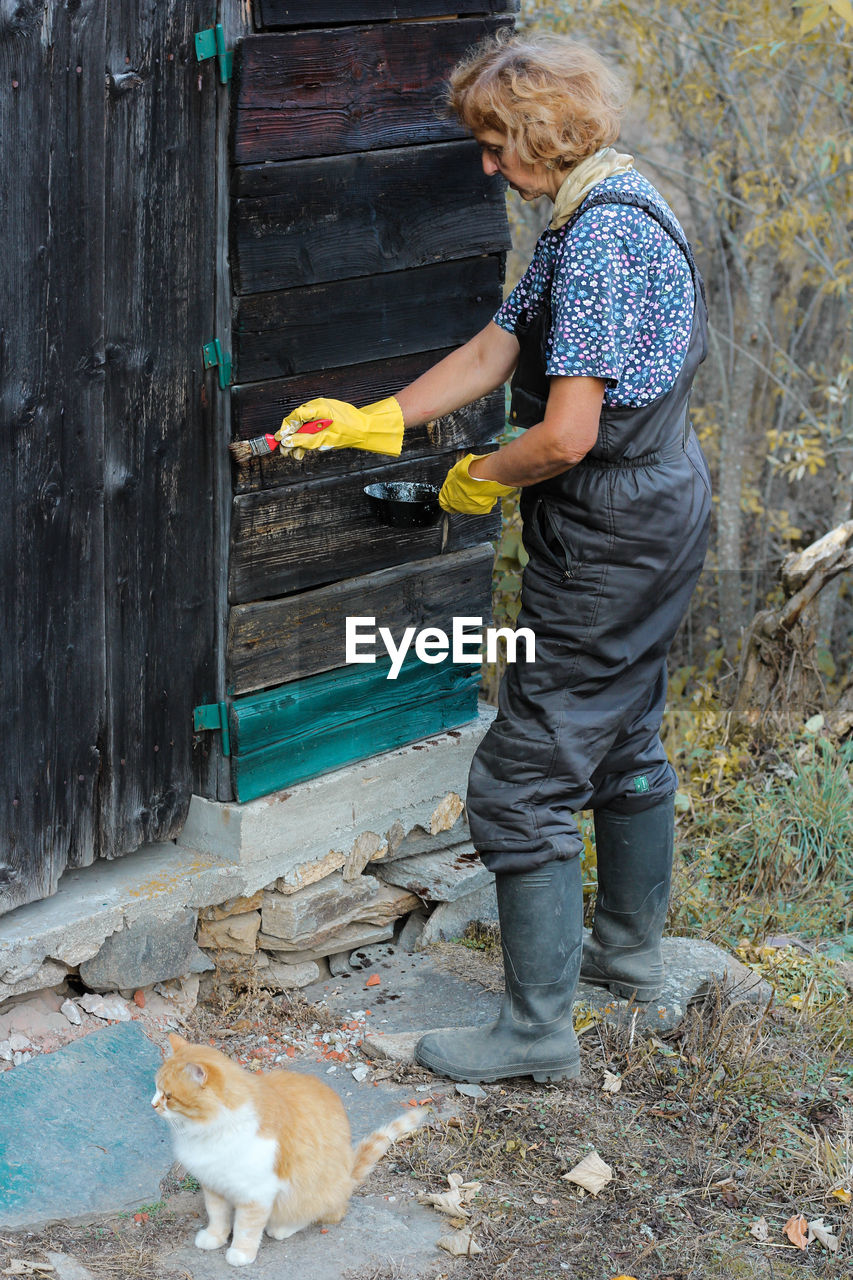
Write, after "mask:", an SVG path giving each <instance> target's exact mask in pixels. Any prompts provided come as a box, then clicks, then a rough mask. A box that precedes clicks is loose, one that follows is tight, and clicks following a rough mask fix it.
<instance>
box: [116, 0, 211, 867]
mask: <svg viewBox="0 0 853 1280" xmlns="http://www.w3.org/2000/svg"><path fill="white" fill-rule="evenodd" d="M209 20H210V8H209V5H208V4H207V0H190V3H186V4H178V3H176V0H170V3H168V4H158V5H110V6H108V39H107V62H106V65H107V68H108V70H109V72H110V74H111V75H112V78H113V82H114V83H115V84H116V85H118V86H120V89H119V90H118V91H117V92H115V93H113V94H111V95H110V96H109V98H108V103H107V119H106V134H107V148H108V151H107V155H108V162H107V172H106V189H107V193H108V207H107V230H106V237H107V244H108V245H109V249H110V251H109V255H108V258H107V274H106V296H107V306H106V320H105V325H106V333H107V368H106V386H105V395H106V420H107V462H106V465H107V475H108V477H109V486H108V497H107V545H106V582H107V599H108V616H107V655H108V667H109V688H110V718H109V724H108V727H107V731H106V734H105V742H106V761H105V767H104V771H103V776H102V800H103V817H102V822H103V828H104V836H103V839H104V849H103V851H104V852H105V853H106V854H108V855H109V856H115V855H118V854H121V853H123V852H125V851H128V850H131V849H134V848H136V847H137V846H138V845H139V844H141V843H142V842H143V841H146V840H152V839H167V838H169V837H170V836H172V835H174V834H175V833H176V832H177V830H178V829H179V827H180V825H181V823H182V821H183V819H184V816H185V813H186V808H187V806H188V804H189V798H190V794H191V790H192V776H193V770H192V740H193V732H192V708H193V706H194V705H195V704H197V703H198V702H201V701H203V700H205V694H207V695H208V696H209V694H210V693H211V692H213V687H214V671H213V668H212V659H213V644H212V637H213V631H214V613H213V591H212V586H213V566H212V564H211V547H212V545H213V511H212V505H213V504H212V496H211V495H212V491H213V467H214V457H213V455H214V449H213V439H212V435H213V433H212V430H211V426H210V423H209V421H208V420H207V419H206V416H205V412H204V410H203V399H204V392H203V374H202V370H201V368H200V362H198V361H197V359H196V353H197V352H199V350H200V346H201V344H202V343H203V342H205V341H208V340H209V339H210V336H211V328H212V321H213V297H214V264H215V256H214V245H215V234H214V227H215V187H216V174H215V168H214V165H213V164H212V163H202V161H201V159H200V158H201V157H210V158H211V161H212V158H213V156H214V155H215V111H216V99H215V88H214V76H213V73H212V72H211V75H210V77H209V79H210V83H209V84H204V83H203V84H202V86H201V89H200V88H199V83H198V82H199V74H200V73H199V68H198V66H197V64H196V62H195V53H194V45H193V36H194V32H195V31H197V30H198V29H199V27H202V26H205V25H207V24H208V23H209ZM122 77H126V78H125V79H122ZM189 191H191V192H192V199H191V200H189V199H188V198H187V192H189Z"/></svg>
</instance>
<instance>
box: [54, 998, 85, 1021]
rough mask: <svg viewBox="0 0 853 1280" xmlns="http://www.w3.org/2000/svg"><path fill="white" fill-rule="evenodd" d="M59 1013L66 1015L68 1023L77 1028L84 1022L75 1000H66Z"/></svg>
mask: <svg viewBox="0 0 853 1280" xmlns="http://www.w3.org/2000/svg"><path fill="white" fill-rule="evenodd" d="M59 1012H60V1013H64V1014H65V1016H66V1018H67V1019H68V1021H69V1022H70V1023H71V1024H72V1025H73V1026H75V1027H79V1026H80V1024H81V1023H82V1021H83V1015H82V1013H81V1012H80V1010H79V1009H78V1008H77V1006H76V1004H75V1003H74V1001H73V1000H64V1001H63V1002H62V1005H61V1006H60V1009H59Z"/></svg>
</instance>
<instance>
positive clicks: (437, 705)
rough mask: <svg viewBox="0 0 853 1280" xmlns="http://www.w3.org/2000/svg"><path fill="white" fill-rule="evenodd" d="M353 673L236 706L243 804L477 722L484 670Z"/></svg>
mask: <svg viewBox="0 0 853 1280" xmlns="http://www.w3.org/2000/svg"><path fill="white" fill-rule="evenodd" d="M390 667H391V663H390V660H389V659H385V660H383V661H382V662H378V661H377V662H376V664H375V665H366V664H365V665H361V664H359V665H352V666H349V667H343V668H340V669H339V670H336V671H327V672H323V673H322V674H321V675H317V676H311V677H309V678H308V679H306V680H298V681H295V682H293V683H290V684H288V685H285V686H283V687H282V688H279V689H274V690H268V691H267V692H265V693H260V694H253V695H252V696H251V697H247V698H238V699H235V701H234V703H233V705H232V707H231V727H232V743H233V749H234V754H233V756H232V778H233V782H234V790H235V792H236V795H237V799H238V800H240V801H241V802H244V801H246V800H253V799H255V798H256V797H257V796H262V795H268V794H269V793H270V792H271V791H278V790H279V789H280V788H282V787H287V786H290V785H292V784H293V783H296V782H303V781H304V780H305V779H306V778H313V777H315V776H316V775H317V774H320V773H327V772H328V771H329V770H331V769H339V768H341V767H342V766H343V765H345V764H352V763H354V761H356V760H363V759H365V758H366V757H367V756H372V755H376V754H377V753H378V752H381V751H391V750H393V748H394V747H401V746H403V745H404V744H405V743H407V742H414V741H416V740H417V739H418V738H424V737H427V736H428V735H429V734H431V733H439V732H441V730H442V729H450V728H454V727H455V726H456V725H460V724H465V723H466V722H467V721H469V720H473V719H475V718H476V715H477V696H478V688H479V681H480V670H479V666H476V665H465V666H463V665H458V666H457V665H454V664H453V663H452V662H449V661H445V662H442V663H436V664H434V665H430V664H427V663H423V662H421V661H420V660H419V659H418V658H409V659H408V660H407V661H406V662H405V663H404V664H403V666H402V668H401V670H400V674H399V676H398V677H397V679H396V680H388V679H387V678H386V677H387V674H388V671H389V670H390Z"/></svg>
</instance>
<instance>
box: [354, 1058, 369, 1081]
mask: <svg viewBox="0 0 853 1280" xmlns="http://www.w3.org/2000/svg"><path fill="white" fill-rule="evenodd" d="M369 1075H370V1067H366V1066H365V1065H364V1063H363V1062H362V1063H360V1064H359V1066H357V1067H353V1072H352V1078H353V1080H355V1081H356V1083H357V1084H363V1083H364V1081H365V1080H366V1079H367V1077H368V1076H369Z"/></svg>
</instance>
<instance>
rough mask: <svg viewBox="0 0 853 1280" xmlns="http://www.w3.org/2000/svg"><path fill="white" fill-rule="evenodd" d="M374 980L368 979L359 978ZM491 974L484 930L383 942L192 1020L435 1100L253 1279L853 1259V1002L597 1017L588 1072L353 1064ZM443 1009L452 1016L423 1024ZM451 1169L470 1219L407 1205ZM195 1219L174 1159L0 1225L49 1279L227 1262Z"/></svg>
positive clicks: (480, 999) (478, 1010)
mask: <svg viewBox="0 0 853 1280" xmlns="http://www.w3.org/2000/svg"><path fill="white" fill-rule="evenodd" d="M425 964H426V965H428V970H427V969H425V968H423V966H424V965H425ZM428 972H430V973H432V974H433V975H434V976H433V978H431V979H430V980H429V981H427V980H426V979H427V974H428ZM368 976H378V977H379V979H380V981H379V983H378V984H375V985H374V986H372V987H368V986H367V985H366V982H367V977H368ZM413 983H414V984H415V986H414V988H413V985H412V984H413ZM500 986H501V983H500V965H499V953H498V951H497V950H496V948H495V945H494V939H493V938H492V937H491V936H490V935H489V933H488V932H486V933H485V934H481V935H480V936H477V937H474V938H471V939H468V943H467V945H464V944H461V943H460V944H448V945H447V946H445V947H442V948H440V949H436V950H434V951H433V952H432V953H431V954H430V956H429V958H428V961H419V962H418V963H415V961H414V959H413V958H412V957H406V956H404V955H402V954H401V953H398V955H397V956H395V955H394V953H393V952H389V954H388V957H387V958H386V959H385V960H383V964H382V966H381V967H379V968H378V969H377V970H376V973H375V975H371V974H368V973H366V972H365V973H361V974H359V973H356V974H353V975H352V976H350V977H347V978H343V979H336V980H334V981H333V982H332V983H326V984H325V985H324V986H323V987H318V988H316V989H311V990H309V991H308V992H307V993H305V995H304V996H299V997H293V998H291V999H286V998H281V997H278V998H274V999H273V998H269V997H266V996H264V995H263V994H262V993H259V992H257V991H252V990H249V991H245V992H242V993H240V994H237V995H235V998H234V1000H233V1001H232V1002H231V1003H230V1004H229V1005H222V1006H199V1008H198V1009H197V1010H196V1011H195V1013H194V1014H193V1015H191V1019H190V1022H189V1024H188V1026H187V1029H186V1034H187V1036H188V1038H190V1039H193V1038H198V1039H205V1040H210V1039H213V1040H214V1041H215V1042H217V1043H220V1044H222V1045H223V1047H226V1048H227V1051H228V1052H229V1054H231V1055H232V1056H234V1057H236V1058H238V1059H241V1060H243V1061H245V1062H246V1063H247V1064H248V1065H250V1067H251V1066H254V1065H256V1066H257V1067H260V1066H261V1065H266V1064H267V1063H269V1062H270V1061H275V1059H276V1058H277V1057H284V1058H285V1064H284V1065H287V1066H293V1067H295V1068H297V1069H311V1070H315V1071H322V1072H324V1074H327V1073H328V1072H329V1069H330V1067H334V1068H335V1071H334V1073H333V1074H332V1075H330V1076H329V1079H330V1081H331V1082H332V1083H334V1084H336V1086H337V1087H339V1089H340V1091H341V1092H342V1093H343V1094H346V1093H347V1091H348V1090H350V1086H352V1085H353V1084H354V1081H353V1079H352V1078H351V1076H350V1070H351V1068H352V1066H353V1064H354V1063H356V1064H359V1065H362V1063H363V1065H365V1066H367V1067H368V1070H369V1075H368V1087H370V1088H372V1089H373V1090H374V1095H373V1096H377V1095H380V1096H382V1097H383V1099H384V1098H385V1097H386V1095H385V1093H384V1091H385V1090H388V1094H387V1099H388V1105H389V1106H391V1109H392V1113H393V1109H394V1108H395V1107H398V1106H399V1105H401V1104H402V1105H415V1106H419V1105H422V1104H424V1103H425V1102H427V1100H429V1099H432V1100H433V1107H434V1111H433V1119H432V1123H431V1124H430V1125H429V1126H428V1127H425V1128H424V1129H422V1130H421V1131H419V1132H418V1133H416V1134H415V1135H413V1136H412V1137H411V1138H409V1139H407V1140H406V1141H405V1142H403V1143H401V1144H399V1145H398V1146H397V1147H395V1148H394V1149H393V1150H392V1152H390V1153H389V1154H388V1155H387V1156H386V1157H385V1159H384V1160H383V1161H382V1162H381V1164H380V1165H379V1166H378V1167H377V1169H376V1170H374V1172H373V1173H372V1174H371V1175H370V1177H369V1178H368V1180H367V1182H366V1184H365V1185H364V1187H363V1188H361V1189H360V1190H359V1192H357V1193H356V1196H355V1197H354V1199H353V1202H352V1208H351V1211H350V1214H349V1216H348V1218H347V1220H346V1221H345V1223H343V1224H341V1226H339V1227H331V1228H329V1229H328V1230H327V1231H321V1230H320V1229H319V1228H316V1227H315V1228H312V1229H310V1230H309V1231H307V1232H305V1233H303V1234H302V1235H301V1236H300V1237H294V1239H293V1240H292V1241H287V1242H283V1243H275V1242H271V1241H265V1243H264V1245H263V1246H262V1250H261V1253H260V1255H259V1259H258V1262H257V1264H256V1265H255V1268H254V1269H250V1273H254V1274H257V1275H258V1276H260V1277H269V1278H270V1280H272V1277H275V1278H276V1280H289V1278H290V1277H291V1276H293V1277H296V1276H297V1274H298V1275H300V1276H301V1275H303V1274H310V1275H311V1276H312V1280H327V1277H328V1280H334V1277H336V1276H337V1277H340V1280H398V1278H399V1280H440V1278H442V1277H454V1278H455V1277H456V1276H461V1275H463V1274H464V1275H465V1276H467V1277H470V1280H487V1278H488V1280H492V1277H496V1278H497V1280H504V1278H506V1280H509V1278H510V1277H512V1280H534V1278H538V1277H542V1278H544V1280H558V1278H559V1277H562V1276H564V1275H569V1276H572V1277H576V1278H577V1280H611V1278H612V1277H617V1276H622V1277H625V1276H627V1277H635V1278H636V1280H699V1278H700V1277H701V1280H718V1278H719V1280H722V1278H723V1277H725V1278H726V1280H738V1278H739V1277H756V1278H758V1277H760V1278H762V1280H764V1278H766V1280H774V1278H775V1280H787V1278H788V1277H793V1276H798V1277H800V1276H809V1275H814V1276H821V1277H827V1278H831V1280H836V1278H837V1280H841V1278H842V1277H845V1278H846V1277H849V1276H850V1275H851V1273H853V1208H851V1206H850V1189H851V1177H853V1072H851V1059H850V1055H849V1026H850V1018H849V1012H850V1010H849V1005H848V1006H847V1008H846V1009H842V1010H837V1011H836V1012H835V1014H834V1015H833V1016H830V1015H829V1014H825V1015H824V1016H823V1018H822V1019H821V1020H815V1021H809V1020H807V1019H806V1018H805V1017H803V1016H802V1015H798V1014H795V1013H793V1012H791V1011H789V1010H786V1009H781V1008H779V1009H777V1008H775V1007H773V1006H772V1005H771V1007H770V1008H769V1009H762V1008H760V1007H757V1006H755V1005H750V1004H745V1003H744V1004H738V1003H734V1004H731V1003H729V1002H727V1000H726V999H724V998H723V997H720V996H716V997H714V998H711V999H709V1000H707V1001H706V1002H705V1004H704V1005H703V1006H701V1007H693V1008H691V1009H690V1010H689V1011H688V1014H687V1016H686V1018H685V1019H684V1021H683V1022H682V1023H681V1024H680V1025H679V1026H678V1027H676V1028H675V1030H674V1031H672V1032H669V1033H667V1034H666V1035H664V1036H660V1037H658V1036H645V1037H644V1036H641V1035H638V1034H636V1031H635V1029H633V1028H632V1025H631V1022H630V1021H628V1022H627V1023H625V1022H623V1023H622V1024H621V1025H619V1026H614V1025H612V1024H611V1023H610V1022H608V1021H607V1020H596V1021H593V1022H592V1024H591V1025H590V1026H589V1027H588V1028H587V1029H586V1030H585V1031H584V1032H583V1034H582V1035H581V1045H582V1062H583V1075H582V1078H581V1080H580V1081H577V1082H571V1083H564V1084H558V1085H535V1084H533V1082H532V1081H530V1080H519V1081H513V1082H509V1083H507V1084H505V1085H492V1086H485V1087H484V1088H483V1089H482V1090H481V1091H477V1090H475V1091H474V1092H475V1093H477V1094H478V1096H476V1097H470V1096H466V1094H464V1093H460V1092H459V1091H458V1090H457V1089H456V1088H455V1087H454V1086H453V1085H452V1084H450V1083H449V1082H447V1081H440V1080H437V1079H436V1078H435V1077H433V1076H430V1075H429V1074H428V1073H426V1072H423V1071H421V1070H419V1069H417V1068H415V1067H413V1066H411V1065H408V1064H405V1063H404V1064H396V1065H395V1064H393V1063H387V1064H384V1065H382V1064H379V1065H377V1063H376V1061H375V1060H369V1059H367V1058H362V1050H361V1049H360V1048H359V1047H358V1046H357V1043H356V1041H357V1039H358V1038H359V1035H360V1034H361V1033H360V1031H359V1030H358V1028H360V1027H363V1026H364V1025H365V1024H366V1023H367V1022H368V1021H369V1022H370V1023H371V1024H372V1026H373V1029H374V1031H376V1030H382V1029H384V1030H385V1031H386V1032H398V1031H406V1030H410V1029H411V1028H412V1027H413V1026H421V1027H423V1026H424V1025H447V1024H452V1023H455V1022H457V1021H459V1012H460V1010H462V1009H463V1008H464V1007H465V1006H466V1005H467V1006H468V1007H469V1008H470V1010H471V1011H472V1012H473V1020H475V1021H485V1020H487V1018H488V1017H489V1016H490V1015H491V1013H492V1011H493V1009H494V1007H495V1002H496V1001H497V999H498V996H497V992H498V991H499V990H500ZM413 990H418V991H420V993H421V997H422V998H420V999H418V1000H416V999H414V997H413ZM306 996H307V999H306ZM368 1000H369V1001H370V1005H369V1008H370V1011H371V1012H370V1016H369V1018H368V1017H366V1016H365V1005H366V1004H367V1001H368ZM454 1002H455V1007H453V1006H454ZM436 1006H437V1007H440V1010H441V1012H445V1013H449V1015H450V1016H445V1017H443V1018H441V1017H436V1016H435V1014H436ZM425 1010H427V1012H429V1013H431V1015H432V1016H430V1017H425V1016H424V1013H425ZM383 1020H384V1021H383ZM296 1045H299V1046H304V1047H300V1048H298V1049H297V1048H296V1047H295V1046H296ZM339 1045H341V1046H343V1047H342V1048H338V1047H336V1046H339ZM291 1049H292V1050H293V1052H292V1053H291V1052H290V1050H291ZM336 1054H337V1055H340V1054H346V1055H347V1056H346V1058H343V1057H335V1056H334V1055H336ZM327 1055H328V1056H327ZM318 1058H319V1059H320V1061H319V1062H318ZM327 1062H328V1064H329V1065H328V1066H327V1065H326V1063H327ZM606 1073H607V1074H606ZM605 1085H608V1086H609V1089H610V1090H614V1091H608V1090H607V1089H605V1088H604V1087H603V1086H605ZM350 1092H351V1093H352V1092H353V1091H352V1090H350ZM348 1105H350V1103H349V1101H348ZM372 1123H373V1121H372V1120H370V1124H372ZM362 1127H363V1126H362ZM368 1127H369V1125H368ZM357 1128H358V1126H357V1124H356V1123H354V1129H356V1130H357ZM593 1151H594V1152H596V1153H597V1154H598V1156H599V1157H600V1158H601V1159H602V1160H603V1161H604V1162H605V1163H606V1164H607V1165H608V1166H609V1167H610V1170H611V1172H612V1178H611V1180H610V1181H609V1182H608V1183H607V1185H606V1186H604V1187H603V1189H602V1190H601V1191H600V1193H599V1194H598V1195H597V1196H593V1195H592V1194H589V1193H588V1192H584V1191H583V1190H582V1189H581V1188H580V1187H579V1186H577V1185H575V1183H573V1182H572V1181H570V1180H567V1178H566V1174H567V1173H568V1172H569V1171H571V1170H573V1169H574V1167H575V1166H576V1165H577V1164H578V1163H579V1162H580V1161H581V1160H582V1159H583V1158H584V1157H585V1156H587V1155H589V1154H590V1153H591V1152H593ZM450 1174H458V1175H459V1176H460V1177H461V1178H462V1180H463V1181H464V1182H469V1183H476V1184H479V1187H478V1189H477V1190H476V1191H472V1193H471V1198H470V1201H469V1203H468V1204H467V1205H466V1206H465V1207H464V1209H463V1211H462V1212H460V1213H459V1214H458V1215H457V1216H456V1217H451V1216H447V1215H443V1214H439V1213H438V1212H437V1211H436V1210H435V1209H433V1208H427V1207H424V1206H422V1205H420V1204H418V1202H417V1196H418V1193H424V1192H440V1191H446V1190H448V1189H449V1183H448V1175H450ZM202 1212H203V1210H202V1206H201V1198H200V1194H199V1192H198V1190H197V1189H196V1188H195V1187H194V1186H193V1184H192V1181H191V1180H189V1179H187V1178H186V1177H185V1175H184V1174H183V1171H182V1170H180V1168H176V1169H174V1170H173V1171H172V1173H171V1174H170V1176H169V1177H168V1178H167V1179H166V1181H165V1182H164V1183H163V1185H162V1188H161V1197H160V1200H159V1201H158V1202H157V1203H155V1204H151V1205H140V1206H139V1209H138V1211H137V1212H135V1213H125V1214H122V1215H120V1216H116V1217H111V1218H107V1219H101V1220H98V1221H96V1222H88V1223H85V1222H84V1223H81V1224H74V1225H70V1224H69V1225H58V1226H55V1227H51V1228H48V1229H46V1230H44V1231H41V1232H39V1233H26V1232H21V1233H16V1234H14V1235H9V1234H6V1235H5V1236H4V1237H3V1238H2V1239H0V1273H2V1274H5V1275H15V1274H18V1275H26V1274H30V1275H34V1274H35V1275H39V1274H41V1275H47V1276H49V1275H50V1274H51V1273H50V1272H47V1271H41V1272H39V1271H37V1270H29V1271H28V1270H27V1269H26V1268H25V1266H24V1263H28V1264H29V1266H30V1267H31V1268H35V1267H38V1266H45V1265H52V1264H50V1263H49V1261H48V1253H52V1254H53V1255H56V1254H61V1255H65V1257H66V1258H67V1257H72V1258H74V1259H77V1260H78V1261H79V1262H80V1263H81V1264H83V1266H84V1267H85V1268H87V1269H88V1272H89V1273H90V1275H91V1276H94V1277H96V1278H98V1277H104V1278H107V1277H110V1278H111V1277H147V1278H149V1280H176V1278H178V1277H180V1278H181V1280H187V1278H189V1280H208V1277H210V1278H211V1280H212V1278H214V1277H220V1276H221V1277H224V1276H227V1275H230V1274H232V1269H231V1268H229V1267H228V1266H227V1264H226V1263H225V1261H224V1258H223V1256H222V1254H215V1255H214V1254H202V1253H200V1252H199V1251H196V1250H194V1249H193V1247H192V1237H193V1235H194V1233H195V1231H196V1230H197V1229H198V1226H199V1218H200V1215H201V1214H202ZM463 1214H464V1216H463ZM800 1215H802V1216H803V1217H804V1218H805V1220H806V1222H813V1221H814V1220H815V1219H822V1220H823V1223H824V1225H825V1227H826V1228H827V1229H828V1230H829V1231H830V1233H831V1234H832V1236H834V1237H836V1239H837V1242H838V1243H837V1249H836V1251H835V1252H831V1251H830V1249H828V1248H826V1247H824V1246H823V1245H821V1244H820V1242H819V1241H818V1240H813V1241H812V1243H810V1244H809V1245H808V1247H807V1248H806V1249H802V1248H800V1247H798V1246H797V1244H795V1243H793V1242H792V1240H791V1239H790V1238H789V1237H788V1236H786V1234H785V1227H786V1224H788V1223H790V1221H791V1219H797V1218H798V1217H799V1216H800ZM461 1228H464V1229H466V1230H468V1229H470V1230H471V1232H472V1235H473V1239H474V1241H475V1242H476V1244H477V1246H479V1248H480V1249H481V1250H482V1252H480V1253H478V1254H476V1255H475V1256H471V1257H466V1258H454V1257H452V1256H451V1255H450V1254H448V1253H446V1252H445V1251H443V1250H442V1249H439V1248H436V1247H435V1242H436V1240H437V1238H438V1236H439V1235H448V1234H449V1235H452V1234H453V1233H454V1232H455V1231H457V1230H458V1229H461ZM789 1231H790V1235H792V1236H794V1237H795V1236H796V1231H795V1229H794V1227H793V1226H792V1227H790V1228H789ZM368 1246H369V1247H368ZM13 1260H20V1261H19V1269H18V1270H15V1269H12V1268H13ZM57 1274H58V1275H59V1280H65V1277H64V1276H63V1275H62V1272H61V1270H59V1269H58V1270H57ZM71 1276H72V1273H71V1272H69V1273H68V1280H71Z"/></svg>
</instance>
